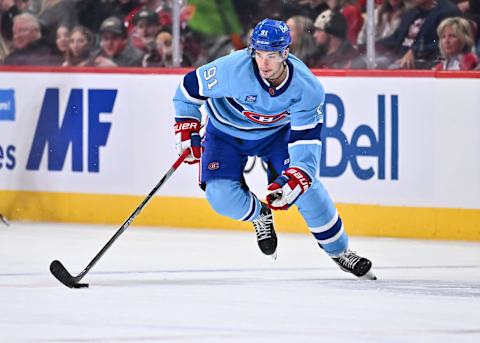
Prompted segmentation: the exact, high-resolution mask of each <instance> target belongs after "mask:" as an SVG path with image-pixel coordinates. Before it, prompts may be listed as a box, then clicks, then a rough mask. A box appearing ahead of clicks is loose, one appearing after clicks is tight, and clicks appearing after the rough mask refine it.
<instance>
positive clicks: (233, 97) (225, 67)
mask: <svg viewBox="0 0 480 343" xmlns="http://www.w3.org/2000/svg"><path fill="white" fill-rule="evenodd" d="M286 62H287V66H288V75H287V77H286V79H285V81H284V82H283V83H282V84H281V85H279V86H278V87H276V88H275V87H272V86H271V85H270V83H269V82H268V81H266V80H265V79H263V78H262V77H261V76H260V74H259V72H258V68H257V66H256V64H255V63H254V61H253V60H252V58H251V57H250V55H249V53H248V52H247V50H240V51H236V52H234V53H232V54H230V55H227V56H224V57H221V58H219V59H217V60H215V61H213V62H210V63H208V64H206V65H203V66H201V67H199V68H198V69H197V70H195V71H192V72H190V73H188V74H186V75H185V77H184V78H183V80H182V82H181V83H180V85H179V86H178V88H177V91H176V94H175V96H174V99H173V101H174V106H175V111H176V120H182V119H188V118H195V119H197V120H199V121H201V118H202V114H201V112H200V107H201V106H204V110H205V111H206V113H207V114H208V120H209V121H210V122H211V123H212V124H213V125H214V126H215V127H216V128H217V129H219V130H221V131H223V132H225V133H227V134H229V135H232V136H234V137H238V138H240V139H247V140H255V139H261V138H264V137H266V136H268V135H271V134H274V133H275V132H276V131H278V130H280V129H281V128H282V127H284V126H285V125H290V126H291V134H290V143H289V147H288V149H289V154H290V166H295V167H299V168H302V169H303V170H305V171H306V172H307V173H308V174H309V175H310V176H311V177H312V179H314V177H315V175H316V174H317V169H318V165H319V163H318V160H319V158H320V151H321V145H320V144H321V143H320V130H321V126H322V123H323V113H322V106H323V102H324V99H325V93H324V90H323V87H322V85H321V84H320V82H319V81H318V80H317V78H316V77H315V76H314V75H313V74H312V73H311V71H310V70H309V69H308V67H307V66H306V65H305V64H304V63H303V62H302V61H300V60H299V59H298V58H297V57H295V56H293V55H291V54H290V55H289V57H288V59H287V61H286Z"/></svg>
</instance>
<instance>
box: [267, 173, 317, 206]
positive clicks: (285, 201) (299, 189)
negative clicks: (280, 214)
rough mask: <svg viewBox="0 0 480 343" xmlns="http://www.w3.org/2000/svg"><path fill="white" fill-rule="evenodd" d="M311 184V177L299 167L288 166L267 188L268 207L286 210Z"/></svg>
mask: <svg viewBox="0 0 480 343" xmlns="http://www.w3.org/2000/svg"><path fill="white" fill-rule="evenodd" d="M311 185H312V179H311V178H310V177H309V176H308V175H307V173H305V172H304V171H303V170H301V169H299V168H295V167H292V168H288V169H287V170H285V171H284V172H283V173H282V175H280V176H279V177H278V178H277V179H276V180H275V181H274V182H272V183H271V184H269V185H268V188H267V191H268V193H267V203H268V207H270V208H271V209H273V210H286V209H288V208H289V207H290V206H292V205H293V203H295V201H297V199H298V197H299V196H300V195H302V194H303V193H305V192H306V191H307V190H308V189H309V188H310V186H311Z"/></svg>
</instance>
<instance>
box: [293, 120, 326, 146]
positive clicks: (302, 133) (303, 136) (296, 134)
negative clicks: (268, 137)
mask: <svg viewBox="0 0 480 343" xmlns="http://www.w3.org/2000/svg"><path fill="white" fill-rule="evenodd" d="M321 133H322V124H321V123H318V124H317V125H316V126H315V127H313V128H310V129H305V130H296V129H294V128H293V127H292V130H291V131H290V140H289V143H295V142H297V141H300V140H302V141H314V140H317V141H320V140H321V138H320V135H321Z"/></svg>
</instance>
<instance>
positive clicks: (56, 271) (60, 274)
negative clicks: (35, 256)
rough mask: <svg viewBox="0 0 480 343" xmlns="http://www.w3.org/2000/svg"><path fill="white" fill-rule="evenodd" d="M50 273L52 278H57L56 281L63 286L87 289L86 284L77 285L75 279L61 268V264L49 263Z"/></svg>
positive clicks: (56, 262) (56, 261)
mask: <svg viewBox="0 0 480 343" xmlns="http://www.w3.org/2000/svg"><path fill="white" fill-rule="evenodd" d="M50 272H52V274H53V276H55V278H57V280H58V281H60V282H61V283H63V284H64V285H65V286H67V287H69V288H82V287H88V284H79V283H77V281H80V280H77V278H76V277H74V276H72V275H71V274H70V273H69V272H68V270H67V269H66V268H65V267H64V266H63V264H62V263H61V262H60V261H58V260H55V261H53V262H52V263H50Z"/></svg>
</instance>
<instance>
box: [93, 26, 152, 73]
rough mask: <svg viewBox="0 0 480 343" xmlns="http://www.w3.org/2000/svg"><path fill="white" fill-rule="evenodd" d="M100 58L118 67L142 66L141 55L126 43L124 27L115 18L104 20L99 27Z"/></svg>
mask: <svg viewBox="0 0 480 343" xmlns="http://www.w3.org/2000/svg"><path fill="white" fill-rule="evenodd" d="M100 56H102V57H106V58H108V59H110V60H111V61H112V62H113V63H114V64H115V65H116V66H119V67H141V66H142V59H143V53H142V52H141V51H140V50H138V49H137V48H135V47H133V46H132V45H131V44H130V43H129V42H128V39H127V30H126V27H125V25H124V24H123V22H122V20H121V19H119V18H116V17H109V18H107V19H105V20H104V21H103V23H102V25H101V26H100Z"/></svg>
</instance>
